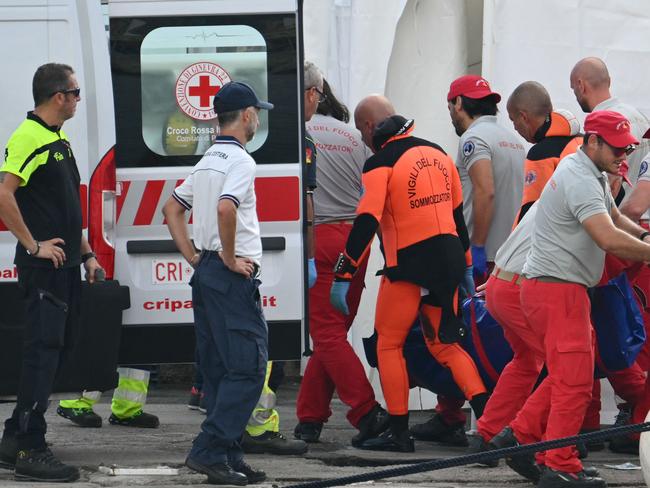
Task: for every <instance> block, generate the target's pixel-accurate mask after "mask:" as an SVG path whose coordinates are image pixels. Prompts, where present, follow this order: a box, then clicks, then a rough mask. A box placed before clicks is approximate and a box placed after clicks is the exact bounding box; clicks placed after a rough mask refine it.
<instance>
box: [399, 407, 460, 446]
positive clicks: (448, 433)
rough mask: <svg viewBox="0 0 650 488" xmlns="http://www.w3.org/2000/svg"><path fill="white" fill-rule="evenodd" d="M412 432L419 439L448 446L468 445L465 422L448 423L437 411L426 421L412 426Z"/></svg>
mask: <svg viewBox="0 0 650 488" xmlns="http://www.w3.org/2000/svg"><path fill="white" fill-rule="evenodd" d="M411 434H412V435H413V437H415V438H416V439H417V440H419V441H431V442H438V443H440V444H444V445H447V446H460V447H467V436H466V435H465V422H458V423H455V424H447V422H445V420H444V419H443V418H442V415H440V414H439V413H438V412H435V413H434V414H433V415H432V416H431V418H430V419H429V420H427V421H426V422H423V423H421V424H415V425H414V426H412V427H411Z"/></svg>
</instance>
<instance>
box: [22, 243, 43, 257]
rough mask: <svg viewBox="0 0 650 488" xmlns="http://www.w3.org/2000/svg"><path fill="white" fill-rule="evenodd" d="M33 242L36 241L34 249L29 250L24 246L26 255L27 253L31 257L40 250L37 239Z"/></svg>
mask: <svg viewBox="0 0 650 488" xmlns="http://www.w3.org/2000/svg"><path fill="white" fill-rule="evenodd" d="M35 242H36V251H34V252H31V251H30V250H29V249H27V248H25V252H27V255H28V256H32V257H34V256H36V255H37V254H38V252H39V251H40V250H41V243H40V242H38V241H35Z"/></svg>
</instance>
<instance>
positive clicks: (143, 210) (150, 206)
mask: <svg viewBox="0 0 650 488" xmlns="http://www.w3.org/2000/svg"><path fill="white" fill-rule="evenodd" d="M164 186H165V180H149V181H147V185H146V186H145V188H144V194H143V195H142V200H140V207H139V208H138V213H137V214H135V219H134V221H133V225H151V222H152V221H153V215H154V213H155V211H156V207H157V206H158V200H160V196H161V194H162V191H163V187H164Z"/></svg>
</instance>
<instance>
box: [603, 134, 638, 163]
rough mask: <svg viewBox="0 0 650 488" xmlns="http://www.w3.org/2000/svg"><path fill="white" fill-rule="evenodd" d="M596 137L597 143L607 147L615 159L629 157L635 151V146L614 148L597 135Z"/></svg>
mask: <svg viewBox="0 0 650 488" xmlns="http://www.w3.org/2000/svg"><path fill="white" fill-rule="evenodd" d="M596 137H598V141H600V142H601V143H603V144H606V145H607V146H609V148H610V149H611V150H612V153H613V154H614V157H615V158H620V157H621V156H623V155H624V154H625V155H626V156H629V155H630V154H632V153H633V152H634V150H635V149H636V146H635V145H634V144H630V145H629V146H625V147H614V146H612V145H611V144H610V143H609V142H607V141H606V140H605V139H603V138H602V137H601V136H599V135H597V136H596Z"/></svg>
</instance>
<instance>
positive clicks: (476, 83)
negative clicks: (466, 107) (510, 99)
mask: <svg viewBox="0 0 650 488" xmlns="http://www.w3.org/2000/svg"><path fill="white" fill-rule="evenodd" d="M459 95H463V96H464V97H467V98H473V99H479V98H485V97H489V96H493V97H494V98H496V102H497V103H499V102H500V101H501V95H499V94H498V93H496V92H493V91H492V89H491V88H490V84H489V83H488V82H487V80H486V79H485V78H483V77H481V76H477V75H465V76H461V77H460V78H456V79H455V80H454V81H452V82H451V85H450V86H449V93H447V101H448V102H451V101H452V100H453V99H454V98H456V97H457V96H459Z"/></svg>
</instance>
